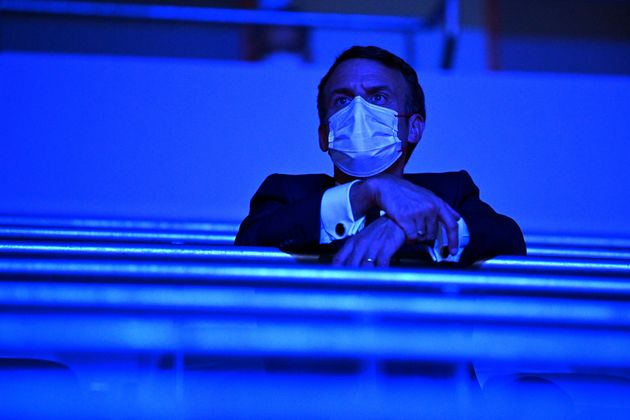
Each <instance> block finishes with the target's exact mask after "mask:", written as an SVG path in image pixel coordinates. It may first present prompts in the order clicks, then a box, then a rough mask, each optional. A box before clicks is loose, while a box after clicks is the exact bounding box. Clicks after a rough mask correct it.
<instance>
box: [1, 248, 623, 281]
mask: <svg viewBox="0 0 630 420" xmlns="http://www.w3.org/2000/svg"><path fill="white" fill-rule="evenodd" d="M0 256H9V257H10V256H29V257H38V258H51V257H54V258H84V259H89V258H92V259H135V260H138V259H145V260H146V259H165V260H196V261H202V262H217V261H237V262H253V263H271V262H279V263H316V262H318V261H319V257H318V256H317V255H307V254H295V255H291V254H287V253H284V252H282V251H279V250H278V249H276V248H270V247H237V246H226V245H219V246H209V245H205V246H194V245H186V246H179V245H147V244H131V243H130V244H124V243H111V244H109V243H69V242H65V243H64V242H29V241H0ZM401 263H402V264H403V265H405V266H409V265H416V266H417V265H421V266H422V265H426V264H425V263H422V262H420V261H419V260H418V261H415V260H411V259H409V260H403V261H401ZM475 266H476V267H477V268H480V269H483V270H503V271H505V270H512V271H519V272H528V273H529V272H536V271H542V272H545V273H552V272H553V273H559V274H561V273H578V274H582V275H584V274H589V275H591V274H595V275H596V274H608V275H618V276H630V259H604V258H600V259H591V258H581V259H580V258H565V257H536V256H527V257H519V256H498V257H495V258H492V259H490V260H487V261H481V262H479V263H477V264H475Z"/></svg>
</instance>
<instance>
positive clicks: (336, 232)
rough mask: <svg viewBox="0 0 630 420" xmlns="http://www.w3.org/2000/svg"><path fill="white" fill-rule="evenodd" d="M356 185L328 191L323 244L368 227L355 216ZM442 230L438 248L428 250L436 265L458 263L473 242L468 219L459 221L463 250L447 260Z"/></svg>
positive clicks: (323, 211)
mask: <svg viewBox="0 0 630 420" xmlns="http://www.w3.org/2000/svg"><path fill="white" fill-rule="evenodd" d="M355 182H358V180H356V181H352V182H348V183H346V184H342V185H337V186H336V187H333V188H330V189H328V190H327V191H326V192H325V193H324V196H323V197H322V203H321V212H320V214H321V226H320V235H319V243H320V244H327V243H330V242H332V241H335V240H337V239H343V238H345V237H347V236H352V235H355V234H357V233H358V232H360V231H361V230H363V228H364V227H365V215H363V216H361V217H360V218H359V219H357V220H355V219H354V215H353V214H352V205H351V203H350V188H351V187H352V185H354V183H355ZM383 214H385V213H384V212H383V211H381V215H383ZM440 227H441V229H440V232H439V233H438V237H437V238H436V240H435V243H434V245H433V246H427V251H428V252H429V255H430V256H431V258H432V259H433V261H436V262H441V261H450V262H458V261H459V259H460V257H461V255H462V252H464V249H465V248H466V245H468V242H469V240H470V233H469V232H468V226H467V225H466V222H465V221H464V218H463V217H462V218H460V219H459V220H458V221H457V227H458V234H459V248H458V250H457V253H456V254H455V255H450V254H448V256H446V257H443V256H442V253H441V249H442V248H443V247H446V246H447V245H448V237H447V236H446V229H445V228H444V226H440Z"/></svg>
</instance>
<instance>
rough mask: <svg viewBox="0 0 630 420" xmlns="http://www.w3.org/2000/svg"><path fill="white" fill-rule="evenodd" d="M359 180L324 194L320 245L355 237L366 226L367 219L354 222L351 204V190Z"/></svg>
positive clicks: (321, 211) (330, 189)
mask: <svg viewBox="0 0 630 420" xmlns="http://www.w3.org/2000/svg"><path fill="white" fill-rule="evenodd" d="M356 182H359V180H355V181H352V182H349V183H346V184H342V185H338V186H336V187H333V188H329V189H328V190H326V191H325V192H324V195H323V197H322V203H321V210H320V215H321V226H320V235H319V243H320V244H327V243H330V242H332V241H335V240H338V239H343V238H345V237H346V236H350V235H354V234H355V233H357V232H358V231H360V230H361V229H363V226H364V225H365V217H361V218H360V219H358V220H354V216H353V214H352V204H351V203H350V188H351V187H352V185H353V184H354V183H356Z"/></svg>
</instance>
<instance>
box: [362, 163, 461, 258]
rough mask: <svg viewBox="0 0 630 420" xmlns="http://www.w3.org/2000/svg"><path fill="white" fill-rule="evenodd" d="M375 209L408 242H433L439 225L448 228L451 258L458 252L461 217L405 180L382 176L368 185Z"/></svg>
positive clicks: (435, 197) (373, 179)
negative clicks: (384, 214) (391, 221)
mask: <svg viewBox="0 0 630 420" xmlns="http://www.w3.org/2000/svg"><path fill="white" fill-rule="evenodd" d="M368 182H369V183H370V184H371V185H370V188H371V189H372V191H373V193H374V195H373V197H374V201H375V203H376V205H377V206H378V207H379V208H380V209H382V210H384V211H385V213H387V217H389V218H390V219H391V220H393V221H394V222H395V223H396V224H397V225H398V226H399V227H400V228H401V229H402V231H403V232H404V234H405V238H406V240H407V241H409V242H418V241H423V242H432V241H434V240H435V239H436V238H437V235H438V233H439V228H440V223H441V224H443V225H444V227H445V228H446V234H447V237H448V246H449V250H450V253H451V255H455V254H456V253H457V249H458V246H459V244H458V236H459V235H458V233H459V231H458V226H457V220H459V218H460V217H461V216H460V215H459V214H458V213H457V212H456V211H455V210H453V209H452V208H451V206H449V205H448V204H447V203H445V202H444V201H443V200H442V199H441V198H439V197H438V196H436V195H435V194H433V193H432V192H431V191H429V190H427V189H426V188H422V187H419V186H417V185H415V184H412V183H411V182H409V181H406V180H404V179H403V178H400V177H396V176H393V175H389V174H381V175H378V176H376V177H374V178H371V179H370V180H369V181H368Z"/></svg>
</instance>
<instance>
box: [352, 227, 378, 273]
mask: <svg viewBox="0 0 630 420" xmlns="http://www.w3.org/2000/svg"><path fill="white" fill-rule="evenodd" d="M362 233H365V232H362ZM359 235H360V234H359ZM355 238H356V240H355V241H354V248H353V249H352V252H351V253H350V255H349V256H348V258H347V259H346V264H345V265H346V267H361V265H362V264H363V263H364V262H366V260H367V259H368V258H370V259H372V260H374V257H372V256H371V255H369V254H368V251H369V249H368V247H369V245H370V241H369V240H366V239H364V235H361V236H355Z"/></svg>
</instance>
